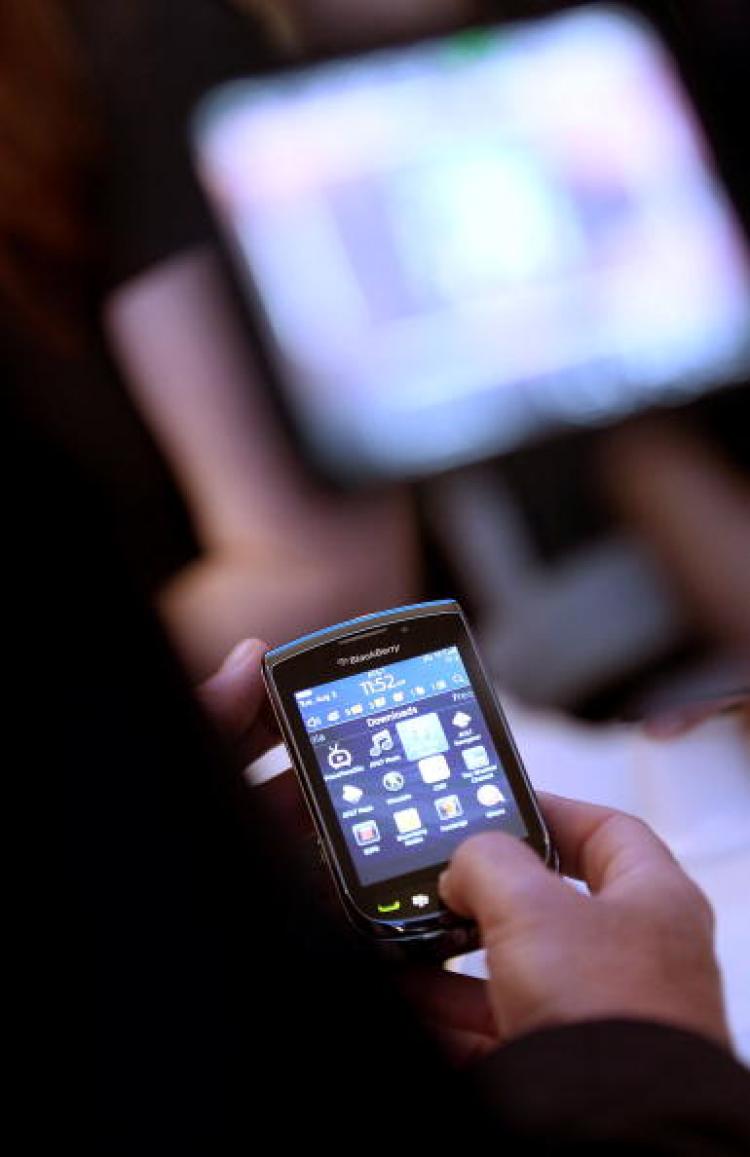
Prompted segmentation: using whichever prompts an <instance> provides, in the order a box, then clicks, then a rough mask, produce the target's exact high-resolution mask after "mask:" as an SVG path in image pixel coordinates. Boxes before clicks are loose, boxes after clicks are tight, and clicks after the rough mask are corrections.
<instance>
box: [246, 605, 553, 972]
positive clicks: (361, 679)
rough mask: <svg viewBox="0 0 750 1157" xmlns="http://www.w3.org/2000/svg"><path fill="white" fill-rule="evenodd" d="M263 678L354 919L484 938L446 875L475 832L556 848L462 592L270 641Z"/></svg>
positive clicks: (440, 937) (448, 946) (379, 932)
mask: <svg viewBox="0 0 750 1157" xmlns="http://www.w3.org/2000/svg"><path fill="white" fill-rule="evenodd" d="M264 676H265V680H266V685H267V688H268V692H269V696H270V699H271V702H272V705H273V708H274V711H275V713H276V716H277V719H278V722H279V725H280V727H281V731H282V735H283V737H284V740H285V742H286V745H287V747H288V749H289V754H290V757H291V759H292V762H293V765H294V767H295V770H296V772H297V775H298V778H299V781H300V783H301V786H302V790H303V792H304V795H305V798H306V800H307V803H308V805H309V808H310V811H311V813H312V816H313V820H314V822H315V826H316V829H317V832H318V836H319V839H320V842H321V845H322V848H323V852H324V855H325V859H326V860H327V862H328V865H329V867H330V869H331V872H332V874H333V877H334V880H335V883H336V887H337V890H338V893H339V896H340V898H341V901H342V903H343V906H344V908H345V910H346V912H347V915H348V916H349V918H350V920H351V921H352V923H353V924H354V925H355V926H356V927H357V928H358V929H359V930H360V931H362V932H364V933H366V934H368V935H369V936H370V937H372V938H374V939H375V940H377V941H380V942H383V943H389V944H391V945H402V946H404V947H408V946H412V947H416V946H418V945H422V946H424V945H425V944H427V943H430V942H436V943H437V944H440V945H443V946H444V954H447V955H450V954H455V951H461V950H466V949H467V948H469V947H471V946H472V944H473V943H475V942H476V935H475V929H473V926H472V925H470V924H468V923H467V922H466V921H463V920H461V919H460V918H459V917H457V916H455V915H454V914H453V913H451V912H450V911H448V910H447V909H446V908H445V906H444V905H443V903H442V902H441V900H440V897H439V895H438V890H437V884H438V877H439V875H440V873H441V871H442V870H443V869H444V868H445V866H446V864H447V863H448V862H449V860H450V858H451V855H452V854H453V852H454V851H455V849H456V848H457V847H458V845H459V844H460V843H461V842H463V840H464V839H466V838H467V837H468V836H469V835H473V834H475V833H477V832H481V831H487V830H499V831H505V832H509V833H510V834H512V835H514V836H517V837H518V838H519V839H521V840H524V841H525V842H526V843H528V844H529V845H530V846H531V847H532V848H533V849H534V850H535V851H536V852H537V853H538V854H539V855H540V856H541V857H542V859H543V860H544V862H545V863H546V864H548V865H549V866H551V867H555V866H556V854H555V851H554V848H553V845H552V841H551V839H550V836H549V833H548V831H547V829H546V827H545V824H544V820H543V818H542V815H541V813H540V810H539V807H538V805H537V802H536V800H535V797H534V793H533V790H532V788H531V784H530V782H529V779H528V777H527V775H526V772H525V770H524V767H523V764H522V762H521V759H520V757H519V754H518V751H517V750H516V746H515V744H514V741H513V737H512V735H511V732H510V729H509V727H508V724H507V722H506V719H505V716H504V714H503V711H502V708H501V707H500V704H499V703H498V701H497V698H496V696H495V694H494V691H493V689H492V686H491V684H490V682H489V680H488V678H487V676H486V674H485V672H484V670H483V667H482V663H481V660H480V658H479V655H478V653H477V649H476V646H475V644H474V642H473V640H472V637H471V633H470V631H469V628H468V626H467V624H466V620H465V618H464V615H463V612H462V610H461V607H460V606H459V605H458V603H456V602H453V601H450V600H445V601H439V602H433V603H422V604H418V605H415V606H407V607H401V608H398V609H395V610H391V611H385V612H381V613H378V614H374V615H367V616H364V617H363V618H358V619H353V620H350V621H348V622H344V623H340V624H338V625H336V626H333V627H330V628H328V629H326V630H323V631H318V632H316V633H314V634H312V635H308V636H305V637H304V638H301V639H298V640H296V641H294V642H292V643H288V644H286V645H284V646H280V647H277V648H275V649H274V650H271V651H269V652H268V653H267V654H266V656H265V659H264Z"/></svg>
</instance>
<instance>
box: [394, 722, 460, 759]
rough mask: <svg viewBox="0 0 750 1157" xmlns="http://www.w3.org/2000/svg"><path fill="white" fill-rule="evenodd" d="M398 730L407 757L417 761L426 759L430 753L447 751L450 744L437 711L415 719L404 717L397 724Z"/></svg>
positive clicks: (435, 753)
mask: <svg viewBox="0 0 750 1157" xmlns="http://www.w3.org/2000/svg"><path fill="white" fill-rule="evenodd" d="M396 730H397V731H398V734H399V738H400V740H401V742H402V743H403V745H404V751H405V752H406V758H407V759H411V760H414V761H415V762H416V761H417V760H419V759H425V758H426V757H427V756H428V755H437V754H438V752H441V751H447V750H448V748H449V746H450V744H449V743H448V740H447V739H446V738H445V732H444V731H443V725H442V723H441V722H440V716H439V715H438V714H437V712H436V711H430V712H429V714H427V715H417V716H416V718H414V719H402V720H401V722H400V723H397V724H396Z"/></svg>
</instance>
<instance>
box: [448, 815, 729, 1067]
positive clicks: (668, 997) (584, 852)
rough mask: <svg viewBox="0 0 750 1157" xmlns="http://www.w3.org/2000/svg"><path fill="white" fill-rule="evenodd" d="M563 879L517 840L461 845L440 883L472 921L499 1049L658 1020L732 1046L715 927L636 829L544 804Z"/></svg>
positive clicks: (627, 821) (623, 821)
mask: <svg viewBox="0 0 750 1157" xmlns="http://www.w3.org/2000/svg"><path fill="white" fill-rule="evenodd" d="M542 805H543V808H544V814H545V818H546V819H547V821H548V822H549V824H550V827H551V830H552V834H553V837H554V839H555V844H556V846H557V847H558V849H559V852H560V860H561V870H562V871H563V872H564V873H565V874H566V875H568V876H571V877H575V878H577V879H581V880H583V881H585V883H586V884H587V885H588V887H589V889H590V893H591V894H590V895H586V894H583V893H581V892H579V891H576V890H575V889H574V888H572V887H571V886H570V885H569V884H568V883H566V881H565V880H563V879H561V878H560V877H556V876H554V875H553V874H552V873H551V872H546V871H544V870H543V868H542V866H541V865H540V863H539V861H538V859H537V858H536V857H535V856H532V855H530V854H529V850H528V848H524V847H523V846H522V845H521V843H520V842H519V841H518V840H509V839H507V838H506V837H503V836H499V835H497V834H489V835H482V836H478V837H476V838H475V839H472V840H469V841H468V842H467V843H465V844H464V845H462V846H461V847H460V848H459V849H458V850H457V852H456V853H455V855H454V857H453V860H452V862H451V865H450V867H449V868H448V870H447V871H446V872H445V874H444V875H443V876H442V878H441V881H440V894H441V896H442V897H443V899H444V900H445V902H446V903H447V904H448V905H449V906H450V907H451V908H452V909H454V910H455V911H457V912H459V913H461V914H462V915H463V916H465V917H468V918H471V919H474V920H476V921H477V922H478V924H479V927H480V928H481V932H482V939H483V942H484V943H485V944H486V946H487V967H488V971H489V999H490V1003H491V1005H492V1011H493V1015H494V1021H495V1029H496V1033H497V1038H498V1040H500V1041H508V1040H511V1039H513V1038H515V1037H518V1036H522V1035H524V1034H525V1033H529V1032H533V1031H535V1030H537V1029H542V1028H550V1027H554V1026H556V1025H564V1024H572V1023H579V1022H582V1021H595V1020H605V1019H620V1020H621V1019H625V1020H641V1021H656V1022H660V1023H665V1024H671V1025H674V1026H677V1027H679V1028H684V1029H687V1030H688V1031H691V1032H696V1033H699V1034H701V1035H703V1036H706V1037H709V1038H710V1039H712V1040H714V1041H715V1042H717V1043H718V1044H720V1045H722V1046H725V1047H726V1046H728V1045H730V1033H729V1028H728V1025H727V1019H726V1011H725V1007H724V998H723V993H722V983H721V976H720V972H719V966H718V963H717V960H716V955H715V951H714V935H713V932H714V918H713V912H712V910H711V906H710V904H709V903H708V901H707V900H706V898H705V896H704V895H703V893H702V892H701V891H700V889H699V888H698V886H697V885H696V884H695V883H693V881H692V880H691V879H690V878H689V877H688V876H687V875H686V874H685V872H684V871H683V870H682V868H681V867H680V866H679V864H678V863H677V861H676V860H675V859H674V857H673V855H672V853H671V852H670V851H669V849H668V848H667V847H666V846H665V845H664V844H663V843H662V841H661V840H660V839H659V838H658V837H657V836H656V835H655V834H654V832H652V831H651V830H650V828H648V827H647V826H646V825H645V824H644V823H642V822H641V821H640V820H638V819H635V818H634V817H632V816H629V815H625V814H624V813H622V812H617V811H614V810H613V809H611V808H605V807H597V806H594V805H592V804H584V803H577V802H574V801H573V800H566V799H560V798H559V797H556V796H550V795H545V796H543V797H542Z"/></svg>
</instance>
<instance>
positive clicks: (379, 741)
mask: <svg viewBox="0 0 750 1157" xmlns="http://www.w3.org/2000/svg"><path fill="white" fill-rule="evenodd" d="M384 751H393V736H392V735H391V733H390V731H389V730H388V728H387V727H384V728H383V730H382V731H376V732H375V734H374V735H373V737H372V747H371V748H370V758H371V759H377V758H378V757H379V756H381V755H382V754H383V752H384Z"/></svg>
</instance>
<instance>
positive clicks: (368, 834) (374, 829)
mask: <svg viewBox="0 0 750 1157" xmlns="http://www.w3.org/2000/svg"><path fill="white" fill-rule="evenodd" d="M352 832H353V834H354V838H355V840H356V841H357V843H358V844H359V846H360V848H365V847H367V846H368V845H369V844H377V843H378V841H379V840H380V829H379V828H378V825H377V824H376V823H375V820H363V821H362V823H359V824H354V825H353V827H352Z"/></svg>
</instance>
